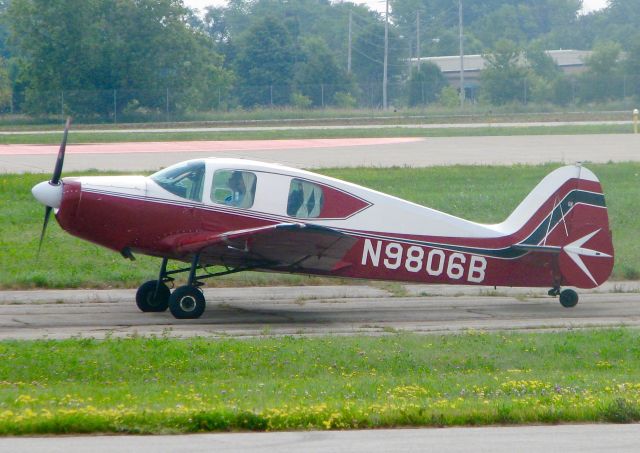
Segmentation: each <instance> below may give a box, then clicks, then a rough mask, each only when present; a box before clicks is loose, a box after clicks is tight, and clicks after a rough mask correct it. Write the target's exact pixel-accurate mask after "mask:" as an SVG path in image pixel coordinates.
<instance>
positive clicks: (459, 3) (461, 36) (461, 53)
mask: <svg viewBox="0 0 640 453" xmlns="http://www.w3.org/2000/svg"><path fill="white" fill-rule="evenodd" d="M458 28H459V30H460V108H464V96H465V93H464V45H463V41H464V39H463V33H462V0H458Z"/></svg>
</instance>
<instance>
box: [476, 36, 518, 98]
mask: <svg viewBox="0 0 640 453" xmlns="http://www.w3.org/2000/svg"><path fill="white" fill-rule="evenodd" d="M521 54H522V51H521V49H520V48H518V46H517V45H516V44H515V43H514V42H512V41H507V40H500V41H498V42H497V43H496V47H495V48H494V49H493V50H492V51H491V52H489V53H487V54H485V55H484V58H485V60H486V62H487V66H486V68H485V69H484V70H483V71H482V73H481V76H480V77H481V81H482V95H483V96H484V97H485V98H486V99H487V100H488V101H489V102H490V103H491V104H494V105H503V104H506V103H509V102H514V101H518V100H522V99H523V94H524V89H525V88H524V87H525V85H524V84H525V83H526V82H525V76H526V69H525V68H524V66H523V64H522V63H521V61H520V56H521Z"/></svg>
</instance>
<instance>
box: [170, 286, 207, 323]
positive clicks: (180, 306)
mask: <svg viewBox="0 0 640 453" xmlns="http://www.w3.org/2000/svg"><path fill="white" fill-rule="evenodd" d="M205 305H206V303H205V300H204V295H203V294H202V291H200V289H199V288H197V287H195V286H189V285H187V286H181V287H179V288H177V289H176V290H175V291H174V292H173V293H172V294H171V296H170V297H169V310H171V314H173V316H175V317H176V318H178V319H195V318H199V317H200V316H201V315H202V313H203V312H204V307H205Z"/></svg>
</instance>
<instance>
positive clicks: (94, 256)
mask: <svg viewBox="0 0 640 453" xmlns="http://www.w3.org/2000/svg"><path fill="white" fill-rule="evenodd" d="M555 167H557V165H542V166H520V165H519V166H512V167H488V166H487V167H478V166H474V167H468V166H454V167H434V168H355V169H325V170H321V172H322V173H324V174H327V175H330V176H335V177H338V178H342V179H346V180H348V181H353V182H356V183H358V184H362V185H364V186H367V187H371V188H374V189H378V190H381V191H383V192H387V193H390V194H393V195H397V196H399V197H402V198H406V199H409V200H412V201H415V202H417V203H421V204H424V205H427V206H430V207H434V208H436V209H440V210H443V211H445V212H448V213H451V214H454V215H457V216H462V217H464V218H468V219H471V220H475V221H478V222H485V223H495V222H500V221H502V220H504V219H505V218H506V217H507V215H508V214H509V213H510V212H511V211H512V210H513V209H514V208H515V207H516V205H517V204H518V203H519V202H520V201H521V200H522V199H523V198H524V197H525V196H526V194H527V193H528V192H529V191H530V190H531V189H533V187H534V186H535V185H536V184H537V183H538V182H539V181H540V180H541V179H542V177H543V176H544V175H546V174H547V173H548V172H549V171H551V170H552V169H553V168H555ZM589 168H591V169H592V170H594V171H595V172H596V174H597V175H598V176H599V177H600V178H601V180H602V183H603V186H604V190H605V194H606V197H607V205H608V207H609V215H610V218H611V224H612V230H613V234H614V245H615V248H616V264H615V268H614V275H613V276H614V278H616V279H638V278H640V243H639V242H638V241H637V232H638V225H639V223H638V218H637V200H638V194H639V188H640V163H616V164H613V163H612V164H600V165H589ZM43 178H44V177H43V175H0V206H2V216H0V247H1V249H2V254H0V269H2V272H0V288H5V289H7V288H11V289H18V288H33V287H45V288H60V287H72V288H77V287H99V288H108V287H137V286H138V285H139V284H140V283H141V282H143V281H145V280H148V279H150V278H156V275H157V270H158V266H159V260H157V259H153V258H148V257H144V256H139V257H138V259H137V260H136V261H135V262H131V261H128V260H124V259H123V258H122V257H121V256H120V255H119V254H117V253H114V252H111V251H109V250H106V249H102V248H100V247H98V246H95V245H92V244H89V243H86V242H83V241H81V240H79V239H77V238H74V237H72V236H70V235H68V234H67V233H64V232H63V231H62V230H61V229H60V228H59V227H58V225H57V223H56V222H51V223H50V225H49V229H48V231H47V237H46V241H45V244H44V247H43V250H42V253H41V255H40V258H39V259H37V257H36V252H37V248H38V239H39V233H40V229H41V228H42V218H43V215H44V207H43V206H41V205H39V204H38V203H37V202H36V201H35V200H34V199H33V197H32V196H31V193H30V189H31V187H32V186H33V185H34V184H36V183H37V182H39V181H41V180H42V179H43ZM327 281H329V280H327V279H324V280H323V279H317V278H309V277H304V276H293V275H282V274H265V273H256V272H252V273H241V274H236V275H231V276H226V277H222V278H218V279H212V280H208V282H207V284H208V285H213V286H215V285H223V286H224V285H227V286H228V285H273V284H294V285H295V284H314V283H319V282H323V283H324V282H327ZM330 281H331V282H334V283H336V282H337V281H336V280H330Z"/></svg>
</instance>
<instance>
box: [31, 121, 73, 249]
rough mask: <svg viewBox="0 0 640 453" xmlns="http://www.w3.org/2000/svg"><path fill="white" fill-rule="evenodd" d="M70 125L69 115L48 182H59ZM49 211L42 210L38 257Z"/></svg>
mask: <svg viewBox="0 0 640 453" xmlns="http://www.w3.org/2000/svg"><path fill="white" fill-rule="evenodd" d="M70 126H71V117H69V118H67V122H66V124H65V125H64V135H63V136H62V143H60V149H59V150H58V158H57V159H56V166H55V168H54V169H53V175H51V181H50V182H49V184H52V185H58V183H59V182H60V176H62V165H63V164H64V153H65V150H66V148H67V136H68V135H69V127H70ZM51 211H53V208H52V207H51V206H47V207H46V208H45V211H44V223H43V224H42V231H41V232H40V242H39V243H38V257H39V256H40V250H41V249H42V242H43V241H44V234H45V232H46V231H47V225H48V224H49V217H51Z"/></svg>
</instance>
